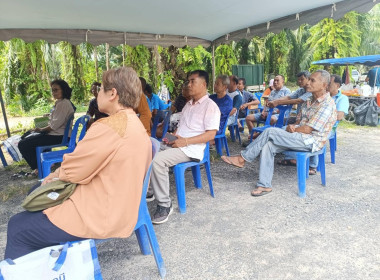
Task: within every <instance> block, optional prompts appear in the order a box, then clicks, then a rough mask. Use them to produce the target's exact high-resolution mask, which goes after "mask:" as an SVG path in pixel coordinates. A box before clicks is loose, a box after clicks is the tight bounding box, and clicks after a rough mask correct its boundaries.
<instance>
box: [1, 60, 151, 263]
mask: <svg viewBox="0 0 380 280" xmlns="http://www.w3.org/2000/svg"><path fill="white" fill-rule="evenodd" d="M102 84H103V86H102V87H101V88H100V91H99V93H98V98H97V101H98V106H99V110H100V111H101V112H103V113H106V114H108V115H109V117H107V118H103V119H100V120H98V121H97V122H95V123H94V124H93V125H92V126H91V128H90V129H89V130H88V132H87V134H86V136H85V137H84V138H83V140H82V141H80V142H79V143H78V146H77V147H76V148H75V150H74V152H72V153H71V154H66V155H65V156H64V158H63V162H62V165H61V167H60V168H59V169H57V170H56V171H55V172H54V173H52V174H50V175H49V176H47V177H46V178H45V180H44V181H43V183H42V184H46V183H49V182H51V181H53V180H56V179H59V180H62V181H66V182H71V183H76V184H78V185H77V187H76V189H75V191H74V193H73V194H72V195H71V196H70V197H69V198H68V199H67V200H65V201H64V202H63V203H62V204H60V205H57V206H54V207H51V208H48V209H46V210H44V211H39V212H22V213H19V214H16V215H15V216H13V217H12V218H11V219H10V221H9V223H8V239H7V246H6V249H5V258H18V257H20V256H23V255H25V254H28V253H30V252H32V251H35V250H38V249H40V248H44V247H47V246H52V245H56V244H60V243H62V242H67V241H75V240H82V239H87V238H94V239H105V238H112V237H128V236H129V235H131V233H132V232H133V230H134V227H135V225H136V222H137V218H138V209H139V205H140V199H141V192H142V186H143V180H144V176H145V173H146V171H147V169H148V167H149V164H150V163H151V161H152V145H151V141H150V139H149V136H148V135H147V133H146V130H145V129H144V127H143V125H142V124H141V122H140V120H139V119H138V117H137V115H136V113H135V112H134V110H133V109H134V108H136V107H137V106H138V105H139V102H140V98H141V94H142V90H141V83H140V80H139V78H138V76H137V74H136V72H135V71H134V70H133V69H132V68H125V67H122V68H118V69H112V70H109V71H106V72H104V73H103V82H102Z"/></svg>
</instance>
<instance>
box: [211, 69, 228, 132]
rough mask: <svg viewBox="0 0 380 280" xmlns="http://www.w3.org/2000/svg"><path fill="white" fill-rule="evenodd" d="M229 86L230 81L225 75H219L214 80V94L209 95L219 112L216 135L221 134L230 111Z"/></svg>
mask: <svg viewBox="0 0 380 280" xmlns="http://www.w3.org/2000/svg"><path fill="white" fill-rule="evenodd" d="M229 84H230V79H229V78H228V76H227V75H219V76H218V77H217V78H216V81H215V85H214V90H215V94H212V95H210V99H212V100H213V101H214V102H215V103H216V105H218V107H219V110H220V125H219V130H218V132H217V133H216V134H221V133H223V131H222V130H223V128H224V124H225V123H226V121H227V119H228V116H229V115H230V113H231V110H232V99H231V97H229V96H228V95H227V87H228V85H229Z"/></svg>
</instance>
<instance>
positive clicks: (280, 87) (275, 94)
mask: <svg viewBox="0 0 380 280" xmlns="http://www.w3.org/2000/svg"><path fill="white" fill-rule="evenodd" d="M284 82H285V79H284V76H282V75H277V76H276V77H275V78H274V82H273V87H274V90H272V91H271V93H270V95H269V97H268V102H269V101H273V100H277V99H280V98H281V97H284V96H287V95H289V94H290V93H291V92H290V90H289V89H288V88H287V87H285V86H284ZM268 111H269V109H268V108H266V106H265V107H264V110H263V111H262V112H261V113H256V114H252V115H249V116H247V117H246V118H245V121H246V122H247V126H248V130H249V133H251V130H252V128H253V127H254V124H255V122H256V121H259V120H260V121H265V120H266V118H267V115H268ZM277 115H278V114H275V112H274V111H273V114H272V117H271V121H270V122H271V124H272V125H273V124H274V123H275V122H276V121H277ZM248 140H249V139H248Z"/></svg>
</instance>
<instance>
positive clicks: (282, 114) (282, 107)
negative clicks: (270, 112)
mask: <svg viewBox="0 0 380 280" xmlns="http://www.w3.org/2000/svg"><path fill="white" fill-rule="evenodd" d="M292 107H293V105H279V106H277V107H276V108H277V109H278V110H279V111H280V113H279V115H278V119H277V122H276V125H275V127H279V128H282V127H283V126H284V125H286V124H284V119H285V115H286V114H287V115H288V116H289V113H290V110H292ZM288 119H289V118H288ZM288 119H287V120H286V122H288Z"/></svg>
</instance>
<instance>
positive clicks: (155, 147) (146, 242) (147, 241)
mask: <svg viewBox="0 0 380 280" xmlns="http://www.w3.org/2000/svg"><path fill="white" fill-rule="evenodd" d="M150 140H151V141H152V159H153V158H154V156H155V155H156V154H157V152H159V151H160V142H159V141H158V140H157V139H155V138H153V137H151V138H150ZM151 171H152V163H150V165H149V168H148V170H147V172H146V174H145V177H144V183H143V189H142V193H141V199H140V206H139V214H138V218H137V222H136V225H135V234H136V238H137V241H138V243H139V247H140V251H141V253H142V254H143V255H150V254H151V250H150V249H152V251H153V256H154V260H155V261H156V265H157V268H158V273H159V274H160V276H161V278H164V277H165V275H166V268H165V264H164V260H163V259H162V256H161V250H160V246H159V245H158V241H157V237H156V233H155V232H154V228H153V225H152V220H151V218H150V214H149V211H148V205H147V203H146V193H147V191H148V186H149V180H150V174H151ZM110 239H112V238H108V239H97V240H95V243H96V244H100V243H103V242H105V241H108V240H110Z"/></svg>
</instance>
